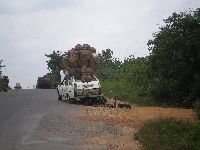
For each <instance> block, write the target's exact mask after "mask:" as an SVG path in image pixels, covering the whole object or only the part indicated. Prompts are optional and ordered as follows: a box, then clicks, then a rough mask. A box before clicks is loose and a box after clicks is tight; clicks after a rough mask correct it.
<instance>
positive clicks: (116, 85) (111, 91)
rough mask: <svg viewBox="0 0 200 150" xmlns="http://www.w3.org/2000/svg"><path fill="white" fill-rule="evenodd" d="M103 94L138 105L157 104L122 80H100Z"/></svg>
mask: <svg viewBox="0 0 200 150" xmlns="http://www.w3.org/2000/svg"><path fill="white" fill-rule="evenodd" d="M100 83H101V86H102V91H103V94H104V95H105V96H106V97H109V98H113V99H119V100H123V101H129V102H131V103H134V104H138V105H148V106H150V105H151V106H152V105H157V104H156V102H155V101H154V100H153V99H151V98H150V97H145V96H140V95H139V94H138V93H139V92H138V91H140V89H138V87H135V86H133V85H130V84H127V83H125V82H123V81H116V80H113V81H108V80H106V81H100Z"/></svg>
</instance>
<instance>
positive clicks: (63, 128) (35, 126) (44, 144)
mask: <svg viewBox="0 0 200 150" xmlns="http://www.w3.org/2000/svg"><path fill="white" fill-rule="evenodd" d="M80 114H86V110H85V108H84V106H82V105H73V104H69V103H66V102H63V101H58V100H57V94H56V91H55V90H53V89H52V90H20V91H17V92H10V93H0V150H36V149H37V150H46V149H48V150H62V149H63V150H64V149H65V150H66V149H69V150H71V149H93V148H94V147H93V148H92V147H91V146H90V147H87V145H90V144H89V143H87V141H85V140H84V138H83V137H84V134H87V130H86V128H84V132H81V127H82V126H87V124H86V123H83V122H80V121H78V120H73V119H70V117H71V116H73V115H80ZM100 149H102V147H101V148H100ZM103 149H104V148H103Z"/></svg>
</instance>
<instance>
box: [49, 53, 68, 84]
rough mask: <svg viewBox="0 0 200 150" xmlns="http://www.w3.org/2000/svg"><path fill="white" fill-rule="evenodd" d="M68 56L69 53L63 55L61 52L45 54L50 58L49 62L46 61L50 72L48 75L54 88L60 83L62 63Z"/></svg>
mask: <svg viewBox="0 0 200 150" xmlns="http://www.w3.org/2000/svg"><path fill="white" fill-rule="evenodd" d="M66 54H67V53H64V54H62V52H61V51H53V53H52V54H45V56H46V57H48V58H49V60H48V61H46V62H47V65H48V69H49V71H50V73H49V74H48V75H49V77H50V80H51V82H52V84H53V85H54V86H55V85H56V84H57V83H58V82H59V81H60V71H61V70H62V67H61V65H60V63H61V61H62V59H63V57H64V56H65V55H66Z"/></svg>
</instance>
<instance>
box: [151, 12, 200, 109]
mask: <svg viewBox="0 0 200 150" xmlns="http://www.w3.org/2000/svg"><path fill="white" fill-rule="evenodd" d="M164 22H165V26H162V27H160V31H159V32H157V33H155V34H154V39H153V40H150V41H149V42H148V46H149V50H150V52H151V55H150V57H149V65H150V68H151V70H150V73H151V77H152V86H151V87H152V88H151V95H152V96H154V97H155V98H157V99H159V100H161V99H164V100H167V101H169V100H176V103H179V104H181V105H187V106H191V104H192V103H193V102H194V101H195V100H196V99H197V98H200V92H198V91H200V69H199V68H200V40H199V39H200V9H197V10H196V11H193V12H191V11H189V12H181V13H179V14H177V13H173V14H172V16H170V17H168V18H167V19H166V20H164ZM171 102H172V101H170V103H171Z"/></svg>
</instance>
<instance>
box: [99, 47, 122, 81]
mask: <svg viewBox="0 0 200 150" xmlns="http://www.w3.org/2000/svg"><path fill="white" fill-rule="evenodd" d="M98 55H99V57H100V60H101V62H100V65H99V66H98V68H97V72H96V75H97V77H98V78H99V79H101V80H114V79H118V76H117V71H118V70H119V67H120V65H121V61H120V60H119V59H118V58H114V57H113V51H112V50H110V49H106V50H102V53H101V54H98Z"/></svg>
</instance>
